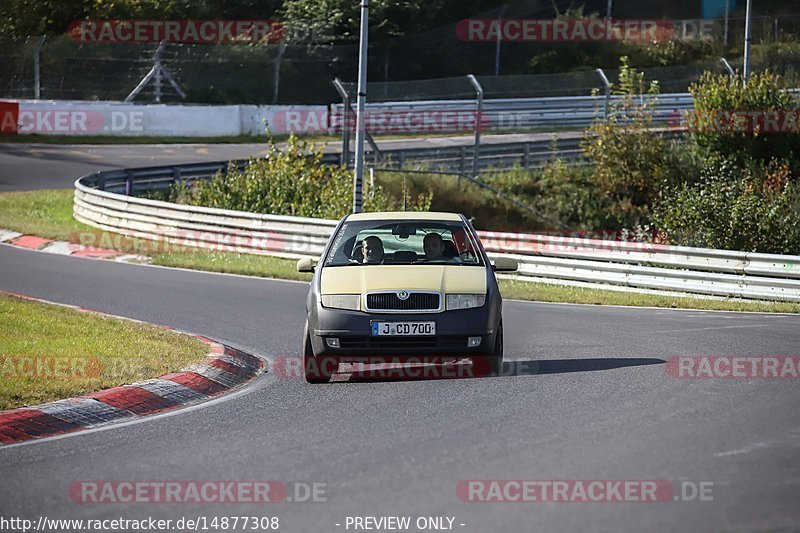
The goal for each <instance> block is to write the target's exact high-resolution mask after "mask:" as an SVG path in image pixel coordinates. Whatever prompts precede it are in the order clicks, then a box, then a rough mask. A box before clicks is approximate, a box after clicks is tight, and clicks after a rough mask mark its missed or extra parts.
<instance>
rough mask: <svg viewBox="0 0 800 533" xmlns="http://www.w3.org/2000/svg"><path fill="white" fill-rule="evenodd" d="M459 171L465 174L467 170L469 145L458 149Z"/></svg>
mask: <svg viewBox="0 0 800 533" xmlns="http://www.w3.org/2000/svg"><path fill="white" fill-rule="evenodd" d="M458 155H459V158H458V173H459V174H463V173H464V171H465V170H467V147H466V146H462V147H461V148H459V149H458Z"/></svg>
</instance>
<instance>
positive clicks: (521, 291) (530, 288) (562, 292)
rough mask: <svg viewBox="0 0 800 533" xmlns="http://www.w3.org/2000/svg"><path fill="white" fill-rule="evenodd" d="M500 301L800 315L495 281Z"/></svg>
mask: <svg viewBox="0 0 800 533" xmlns="http://www.w3.org/2000/svg"><path fill="white" fill-rule="evenodd" d="M498 281H499V284H500V292H501V294H502V295H503V298H506V299H514V300H533V301H537V302H561V303H576V304H593V305H628V306H633V307H665V308H669V309H703V310H708V311H750V312H754V311H758V312H765V313H800V304H796V303H791V302H774V303H773V302H755V301H744V300H727V299H726V300H713V299H709V298H690V297H684V296H666V295H658V294H640V293H636V292H624V291H609V290H603V289H593V288H587V287H573V286H569V285H550V284H548V283H534V282H530V281H518V280H508V279H502V280H498Z"/></svg>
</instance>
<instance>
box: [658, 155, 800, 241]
mask: <svg viewBox="0 0 800 533" xmlns="http://www.w3.org/2000/svg"><path fill="white" fill-rule="evenodd" d="M790 178H791V172H790V170H789V166H788V164H787V163H786V162H785V161H782V162H779V161H777V160H775V161H772V162H771V163H770V164H769V165H767V167H766V168H765V169H763V170H762V169H757V168H756V169H753V168H750V167H742V166H741V165H740V164H739V163H738V161H736V160H735V159H733V158H727V159H725V158H716V159H709V160H708V161H707V164H706V166H705V167H704V168H703V170H702V172H701V174H700V178H699V180H698V181H697V182H696V183H682V184H678V185H675V186H672V187H668V188H667V189H666V190H665V191H664V194H663V197H662V198H661V199H660V200H659V201H658V202H657V203H656V205H655V206H654V210H653V211H654V212H653V219H654V222H655V224H656V227H658V229H659V230H661V231H665V232H666V233H667V235H668V236H669V240H670V242H671V243H673V244H680V245H685V246H700V247H708V248H721V249H727V250H741V251H750V252H766V253H779V254H797V253H799V252H800V194H799V193H800V191H798V189H797V186H796V185H795V183H793V182H792V181H791V179H790Z"/></svg>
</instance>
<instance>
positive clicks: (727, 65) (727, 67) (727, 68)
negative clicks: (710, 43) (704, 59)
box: [719, 57, 736, 78]
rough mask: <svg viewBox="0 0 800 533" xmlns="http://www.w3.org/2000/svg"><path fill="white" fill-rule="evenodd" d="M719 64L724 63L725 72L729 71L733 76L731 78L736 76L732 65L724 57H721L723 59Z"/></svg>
mask: <svg viewBox="0 0 800 533" xmlns="http://www.w3.org/2000/svg"><path fill="white" fill-rule="evenodd" d="M719 62H720V63H722V66H723V67H725V70H727V71H728V74H730V75H731V78H732V77H734V76H736V72H734V71H733V67H732V66H731V64H730V63H728V60H727V59H725V58H724V57H721V58H719Z"/></svg>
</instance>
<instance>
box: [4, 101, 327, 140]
mask: <svg viewBox="0 0 800 533" xmlns="http://www.w3.org/2000/svg"><path fill="white" fill-rule="evenodd" d="M327 117H328V109H327V107H326V106H255V105H220V106H211V105H172V104H169V105H167V104H161V105H158V104H128V103H121V102H82V101H70V102H64V101H45V100H20V101H19V120H18V128H19V133H20V134H23V135H24V134H38V135H117V136H134V137H135V136H142V137H147V136H170V137H217V136H238V135H265V133H266V129H267V126H268V125H269V129H270V131H271V132H272V133H274V134H285V133H290V132H292V131H294V132H295V133H297V134H306V133H309V134H314V133H328V132H329V128H328V118H327Z"/></svg>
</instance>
